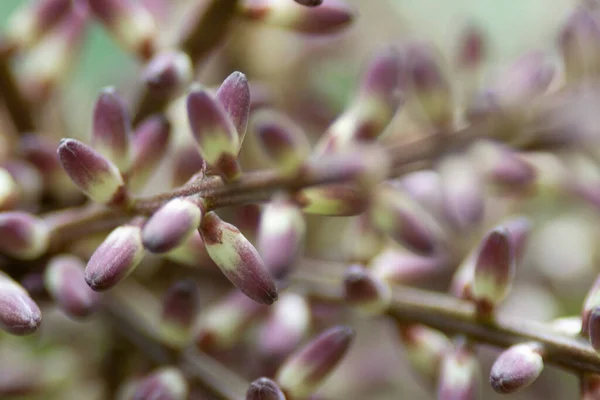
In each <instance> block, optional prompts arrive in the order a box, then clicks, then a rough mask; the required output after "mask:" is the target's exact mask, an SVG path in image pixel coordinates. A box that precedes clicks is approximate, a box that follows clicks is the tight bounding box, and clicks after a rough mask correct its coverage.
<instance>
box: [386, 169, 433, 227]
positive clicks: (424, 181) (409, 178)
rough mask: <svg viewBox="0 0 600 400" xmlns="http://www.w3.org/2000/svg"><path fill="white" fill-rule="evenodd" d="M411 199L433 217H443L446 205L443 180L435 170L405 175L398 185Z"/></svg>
mask: <svg viewBox="0 0 600 400" xmlns="http://www.w3.org/2000/svg"><path fill="white" fill-rule="evenodd" d="M396 186H397V187H399V188H401V189H402V190H404V191H405V192H406V194H408V195H409V196H410V197H412V198H413V199H415V200H416V201H417V202H418V203H419V204H421V205H422V206H423V207H425V208H426V209H427V211H429V212H430V213H432V215H435V216H441V215H442V210H443V204H444V196H443V192H442V179H441V177H440V174H438V173H437V171H434V170H424V171H415V172H411V173H408V174H406V175H404V176H403V177H402V178H401V179H400V180H399V181H398V183H397V185H396Z"/></svg>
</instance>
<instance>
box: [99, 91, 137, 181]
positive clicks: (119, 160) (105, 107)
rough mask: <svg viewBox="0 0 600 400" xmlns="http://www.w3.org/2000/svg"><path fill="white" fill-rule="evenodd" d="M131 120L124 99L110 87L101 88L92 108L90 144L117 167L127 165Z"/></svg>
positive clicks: (122, 167) (124, 167) (121, 167)
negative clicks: (92, 118)
mask: <svg viewBox="0 0 600 400" xmlns="http://www.w3.org/2000/svg"><path fill="white" fill-rule="evenodd" d="M130 135H131V121H130V119H129V112H128V111H127V105H126V104H125V101H124V100H123V99H122V98H121V97H120V96H119V95H118V94H117V92H116V90H115V89H114V88H112V87H109V88H106V89H103V90H102V92H101V93H100V96H98V100H97V101H96V106H95V108H94V120H93V124H92V146H93V147H94V149H96V150H97V151H98V152H99V153H100V154H102V155H103V156H104V157H106V158H108V159H109V160H110V161H112V162H113V163H114V164H115V166H116V167H117V168H119V169H123V170H124V169H126V168H127V167H128V166H129V138H130Z"/></svg>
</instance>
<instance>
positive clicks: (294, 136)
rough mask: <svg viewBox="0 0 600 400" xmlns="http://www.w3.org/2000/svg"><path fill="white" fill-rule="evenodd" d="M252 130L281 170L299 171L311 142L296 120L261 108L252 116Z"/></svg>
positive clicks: (286, 172)
mask: <svg viewBox="0 0 600 400" xmlns="http://www.w3.org/2000/svg"><path fill="white" fill-rule="evenodd" d="M252 130H253V132H255V133H256V135H257V138H258V143H259V145H260V146H261V148H262V150H263V152H264V153H265V154H266V155H267V157H268V158H269V159H270V160H271V161H272V162H273V163H274V164H275V166H276V167H277V169H278V170H279V171H280V172H282V173H283V174H286V175H287V174H289V175H293V174H296V173H298V170H299V169H300V167H301V165H302V164H303V163H304V161H305V160H306V158H307V157H308V155H309V152H310V144H309V142H308V138H307V137H306V134H305V133H304V131H303V130H302V129H301V128H300V127H299V126H298V125H296V123H295V122H294V121H292V120H291V119H290V118H288V117H286V116H285V115H283V114H280V113H277V112H275V111H272V110H260V111H258V112H257V113H256V114H255V115H254V116H253V118H252Z"/></svg>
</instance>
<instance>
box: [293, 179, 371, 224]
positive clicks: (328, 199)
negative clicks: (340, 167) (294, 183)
mask: <svg viewBox="0 0 600 400" xmlns="http://www.w3.org/2000/svg"><path fill="white" fill-rule="evenodd" d="M296 200H297V201H298V203H299V204H300V205H301V206H302V211H303V212H305V213H306V214H317V215H328V216H340V217H342V216H351V215H358V214H360V213H362V212H364V211H365V210H366V209H367V206H368V203H369V199H368V193H366V192H365V191H364V190H360V189H358V188H356V186H353V185H344V184H334V185H324V186H316V187H312V188H307V189H304V190H302V191H301V192H300V193H299V194H298V195H297V196H296Z"/></svg>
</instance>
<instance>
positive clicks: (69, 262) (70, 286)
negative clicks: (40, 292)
mask: <svg viewBox="0 0 600 400" xmlns="http://www.w3.org/2000/svg"><path fill="white" fill-rule="evenodd" d="M84 269H85V264H84V262H83V261H81V260H80V259H79V258H77V257H75V256H71V255H60V256H56V257H54V258H52V259H51V260H50V261H49V263H48V265H47V267H46V271H45V272H44V286H45V287H46V289H47V290H48V292H49V293H50V295H51V296H52V298H53V299H54V301H55V302H56V303H57V305H58V307H59V308H60V309H61V310H62V311H64V312H65V314H67V315H68V316H70V317H72V318H85V317H88V316H90V315H91V314H93V313H94V312H95V311H96V310H97V308H98V304H99V301H100V296H99V295H98V293H96V292H94V291H93V290H92V289H90V287H89V286H88V285H87V284H86V282H85V273H84Z"/></svg>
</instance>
